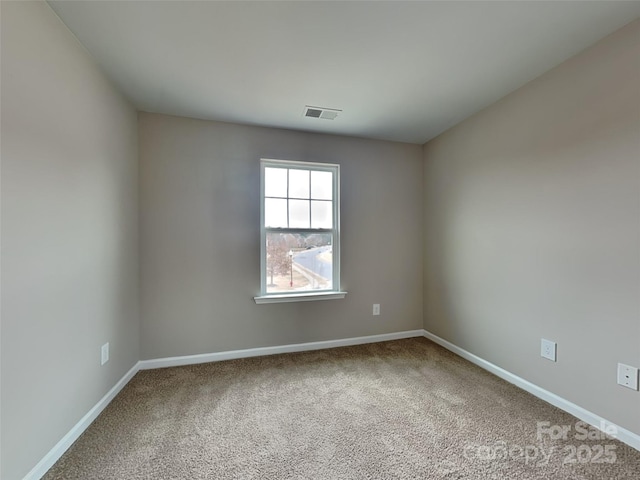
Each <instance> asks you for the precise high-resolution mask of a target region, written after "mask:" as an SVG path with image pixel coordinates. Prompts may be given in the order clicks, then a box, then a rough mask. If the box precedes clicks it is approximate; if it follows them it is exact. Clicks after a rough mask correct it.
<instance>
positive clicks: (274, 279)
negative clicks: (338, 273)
mask: <svg viewBox="0 0 640 480" xmlns="http://www.w3.org/2000/svg"><path fill="white" fill-rule="evenodd" d="M332 238H333V237H332V234H330V233H322V234H314V233H267V248H266V254H267V258H266V266H267V268H266V272H264V273H265V275H266V282H265V283H266V285H267V293H277V292H291V291H297V292H301V291H302V292H304V291H312V290H331V289H332V288H333V258H332V255H333V247H332V244H333V242H332ZM290 254H291V255H290Z"/></svg>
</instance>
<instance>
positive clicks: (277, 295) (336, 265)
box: [254, 158, 347, 304]
mask: <svg viewBox="0 0 640 480" xmlns="http://www.w3.org/2000/svg"><path fill="white" fill-rule="evenodd" d="M267 167H275V168H278V167H280V168H287V169H296V168H297V169H300V170H309V171H313V170H315V171H326V172H332V173H333V179H334V181H333V198H332V213H333V228H330V229H314V228H267V227H265V225H264V222H265V195H264V194H265V184H264V182H265V168H267ZM309 195H311V192H309ZM278 231H299V232H322V231H324V232H331V233H332V234H333V245H332V260H333V264H332V281H333V284H332V287H333V288H332V289H330V290H329V289H326V290H317V291H313V290H306V291H301V292H287V293H282V292H272V293H268V292H267V275H266V267H267V265H266V264H267V256H266V238H267V233H269V232H278ZM346 294H347V292H343V291H342V290H341V289H340V165H339V164H335V163H317V162H301V161H295V160H276V159H271V158H261V159H260V295H259V296H256V297H254V301H255V302H256V303H257V304H261V303H284V302H303V301H311V300H332V299H339V298H344V297H345V295H346Z"/></svg>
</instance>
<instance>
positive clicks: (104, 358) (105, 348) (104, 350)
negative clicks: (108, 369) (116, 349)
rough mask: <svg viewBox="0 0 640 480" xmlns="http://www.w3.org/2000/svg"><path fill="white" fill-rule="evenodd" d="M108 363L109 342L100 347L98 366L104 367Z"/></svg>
mask: <svg viewBox="0 0 640 480" xmlns="http://www.w3.org/2000/svg"><path fill="white" fill-rule="evenodd" d="M108 361H109V342H107V343H105V344H104V345H102V349H101V350H100V362H101V363H100V365H104V364H105V363H107V362H108Z"/></svg>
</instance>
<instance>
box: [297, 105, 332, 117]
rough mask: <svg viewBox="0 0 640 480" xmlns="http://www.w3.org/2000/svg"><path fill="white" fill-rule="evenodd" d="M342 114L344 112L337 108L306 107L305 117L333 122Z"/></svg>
mask: <svg viewBox="0 0 640 480" xmlns="http://www.w3.org/2000/svg"><path fill="white" fill-rule="evenodd" d="M340 112H342V110H337V109H335V108H324V107H310V106H309V105H306V106H305V107H304V114H303V116H305V117H309V118H323V119H325V120H333V119H334V118H336V117H337V116H338V114H339V113H340Z"/></svg>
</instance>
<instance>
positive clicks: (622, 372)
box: [618, 363, 638, 390]
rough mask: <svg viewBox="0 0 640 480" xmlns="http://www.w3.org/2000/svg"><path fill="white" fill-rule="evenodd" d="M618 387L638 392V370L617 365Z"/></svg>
mask: <svg viewBox="0 0 640 480" xmlns="http://www.w3.org/2000/svg"><path fill="white" fill-rule="evenodd" d="M618 385H622V386H623V387H627V388H630V389H631V390H638V369H637V368H636V367H632V366H630V365H625V364H624V363H619V364H618Z"/></svg>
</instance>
